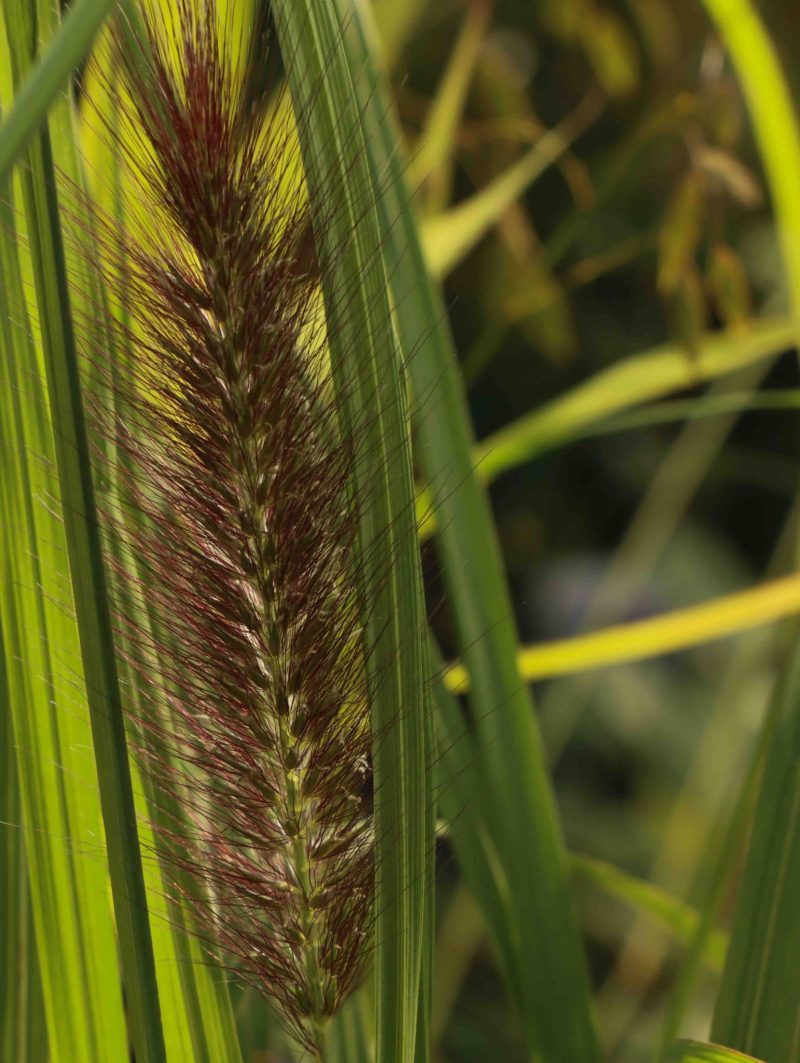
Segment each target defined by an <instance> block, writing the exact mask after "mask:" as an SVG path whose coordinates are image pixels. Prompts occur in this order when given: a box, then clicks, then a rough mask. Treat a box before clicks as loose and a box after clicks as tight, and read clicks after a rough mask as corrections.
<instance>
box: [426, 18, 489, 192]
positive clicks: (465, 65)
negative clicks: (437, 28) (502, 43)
mask: <svg viewBox="0 0 800 1063" xmlns="http://www.w3.org/2000/svg"><path fill="white" fill-rule="evenodd" d="M490 15H491V5H490V4H489V3H488V2H487V0H471V3H470V5H469V7H468V8H467V10H466V12H465V14H464V19H463V22H462V25H461V30H460V32H459V35H458V38H457V40H456V43H455V45H454V46H453V50H452V53H451V55H450V58H449V60H448V63H447V67H446V69H445V71H444V74H443V75H442V78H441V81H440V83H439V85H438V86H437V89H436V95H435V96H434V98H433V100H432V101H431V105H430V109H429V110H428V114H427V116H426V119H425V125H424V126H423V128H422V131H421V133H420V138H419V147H418V149H417V151H416V153H415V155H414V157H413V159H412V161H411V163H410V166H409V175H408V176H409V182H410V183H411V184H412V185H414V186H417V185H420V184H422V183H423V182H424V181H428V180H430V181H431V184H432V185H433V186H435V187H433V189H432V191H433V193H434V196H435V197H436V199H437V200H439V199H444V198H446V194H447V187H448V184H449V176H450V166H449V163H450V160H451V156H452V154H453V151H454V148H455V134H456V130H457V128H458V123H459V121H460V119H461V114H462V112H463V109H464V104H465V103H466V98H467V93H468V91H469V86H470V82H471V80H472V77H473V74H474V73H475V67H476V65H477V62H478V58H479V56H480V49H481V44H482V43H483V39H484V37H485V35H486V30H487V26H488V23H489V18H490ZM430 192H431V189H429V192H428V204H429V208H430V199H431V195H430Z"/></svg>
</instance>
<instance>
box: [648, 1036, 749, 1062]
mask: <svg viewBox="0 0 800 1063" xmlns="http://www.w3.org/2000/svg"><path fill="white" fill-rule="evenodd" d="M748 1061H749V1063H762V1061H761V1060H758V1059H756V1058H755V1057H754V1056H745V1055H742V1053H741V1052H735V1051H734V1050H733V1049H731V1048H725V1046H724V1045H712V1044H711V1043H710V1042H708V1041H676V1043H675V1044H674V1045H673V1046H672V1048H670V1050H669V1051H668V1052H667V1054H666V1055H665V1056H664V1063H748Z"/></svg>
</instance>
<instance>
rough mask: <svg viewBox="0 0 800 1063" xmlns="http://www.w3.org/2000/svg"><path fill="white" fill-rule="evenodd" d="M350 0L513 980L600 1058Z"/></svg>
mask: <svg viewBox="0 0 800 1063" xmlns="http://www.w3.org/2000/svg"><path fill="white" fill-rule="evenodd" d="M338 10H339V14H340V19H341V25H342V27H343V29H345V30H346V31H347V41H348V47H349V49H350V53H351V66H352V68H353V69H354V70H357V71H359V73H360V75H361V76H360V78H359V81H358V83H357V88H358V91H359V97H360V101H361V105H362V107H363V108H364V112H365V115H366V122H367V125H368V127H369V129H370V130H371V132H372V135H371V136H370V138H369V141H368V144H367V147H368V151H369V155H370V161H371V164H372V166H373V171H374V174H375V178H376V181H377V182H379V183H380V186H381V187H382V188H385V191H384V194H383V195H382V196H381V198H380V200H379V209H380V211H381V215H382V219H383V228H384V231H385V233H386V234H387V242H386V257H387V271H388V275H389V277H390V282H391V285H392V296H393V302H394V306H395V310H396V322H397V326H398V331H399V333H400V339H401V343H402V345H403V348H404V350H405V351H406V352H408V353H409V359H408V367H409V372H410V375H411V380H412V386H413V390H414V394H415V401H416V404H417V407H418V413H419V416H418V417H417V422H416V428H417V433H418V440H419V444H420V449H419V456H420V460H421V463H422V465H423V467H424V468H425V471H426V473H427V477H428V481H429V483H430V484H431V485H432V488H433V497H434V499H435V501H436V504H437V507H438V512H439V514H440V515H441V518H442V519H441V531H440V534H439V537H438V542H437V545H438V547H439V553H440V557H441V561H442V565H443V569H444V572H445V578H446V584H447V591H448V599H449V602H450V606H451V608H452V610H453V615H454V617H455V621H456V628H457V633H458V640H459V643H460V646H461V650H462V652H463V654H464V659H465V662H466V663H467V666H468V668H469V670H470V672H471V674H472V679H473V697H472V705H473V711H474V716H475V719H476V722H477V727H476V739H477V742H476V752H477V755H478V759H479V763H480V766H481V784H482V786H481V796H482V798H483V803H484V804H485V807H486V818H487V822H488V824H489V828H490V831H491V839H492V843H493V844H494V846H495V847H496V849H497V853H498V856H499V859H500V862H501V864H502V869H503V873H504V875H505V876H506V877H507V880H508V902H509V904H510V905H511V906H512V908H513V911H514V917H515V921H514V931H515V933H516V934H517V935H518V941H517V942H516V943H515V946H514V947H515V952H516V955H517V957H518V964H517V965H516V967H515V969H514V970H512V971H510V972H509V981H510V983H511V984H513V985H516V986H517V987H518V992H519V1000H520V1001H523V1002H524V1004H523V1006H522V1011H523V1019H524V1022H525V1025H526V1032H527V1035H528V1039H529V1043H530V1047H531V1049H532V1051H536V1052H538V1054H539V1055H540V1057H541V1058H543V1059H547V1060H563V1059H569V1060H570V1061H574V1063H581V1061H585V1060H595V1059H597V1058H598V1048H597V1043H596V1039H595V1034H594V1029H593V1025H592V1020H591V1015H590V1008H589V988H588V977H587V973H586V969H585V960H584V956H583V952H582V948H581V943H580V939H579V936H578V933H577V929H576V926H575V923H574V918H573V913H572V906H571V900H570V887H569V882H568V871H567V861H566V854H565V851H564V847H563V842H562V839H561V835H560V829H559V826H558V821H557V816H556V811H555V806H554V800H553V794H552V790H551V787H550V784H549V780H548V778H547V771H546V768H545V764H544V758H543V756H542V749H541V742H540V737H539V734H538V730H537V727H536V722H535V719H534V716H533V707H532V705H531V701H530V698H529V696H528V693H527V690H526V688H525V686H524V685H523V683H522V682H521V680H520V676H519V672H518V670H517V665H516V633H515V631H514V624H513V621H512V620H511V615H512V613H511V603H510V599H509V596H508V592H507V590H506V582H505V575H504V573H503V569H502V563H501V559H500V554H499V550H498V547H497V542H496V539H495V536H494V531H493V528H492V524H491V517H490V514H489V509H488V505H487V500H486V497H485V495H484V493H483V491H482V489H481V487H480V485H479V484H478V482H477V480H476V478H475V476H474V473H473V463H472V456H471V445H472V437H471V430H470V426H469V418H468V415H467V410H466V404H465V400H464V396H463V393H462V386H461V382H460V380H459V377H458V371H457V368H456V363H455V357H454V352H453V349H452V342H451V339H450V335H449V330H448V328H447V325H446V313H445V309H444V305H443V302H442V300H441V297H440V296H439V294H438V293H437V292H436V290H435V289H434V287H433V286H432V284H431V283H430V280H429V278H428V274H427V269H426V266H425V262H424V258H423V254H422V250H421V247H420V242H419V236H418V233H417V230H416V225H415V222H414V219H413V215H412V213H411V209H410V204H409V201H408V197H407V194H406V192H405V188H404V183H403V174H402V167H401V163H400V155H399V152H400V140H399V137H398V134H397V131H396V129H395V128H394V126H393V125H392V112H391V107H390V101H389V96H388V93H387V90H386V87H385V85H384V83H383V82H382V81H381V80H380V78H379V76H378V72H377V69H376V66H375V58H374V53H373V51H372V49H371V47H370V44H369V37H368V30H367V27H366V24H365V22H364V15H365V14H366V8H365V7H362V6H358V7H356V8H355V9H353V8H352V7H351V5H349V4H346V3H344V2H341V3H340V4H339V7H338ZM411 352H413V356H411ZM523 839H524V842H523ZM501 933H506V934H507V933H508V931H507V930H505V931H501ZM498 937H499V935H498Z"/></svg>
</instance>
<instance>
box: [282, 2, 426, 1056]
mask: <svg viewBox="0 0 800 1063" xmlns="http://www.w3.org/2000/svg"><path fill="white" fill-rule="evenodd" d="M272 7H273V12H274V14H275V16H276V22H277V25H278V32H279V37H280V40H281V47H282V52H283V56H284V61H285V66H286V71H287V78H288V83H289V89H290V92H291V95H292V100H293V103H294V108H295V112H296V114H297V115H298V118H299V122H298V126H299V132H300V142H301V148H302V152H303V161H304V166H305V172H306V179H307V182H308V186H309V195H310V201H311V204H312V219H313V218H315V217H316V218H322V219H323V222H322V225H321V226H320V231H319V233H318V236H319V239H320V245H321V251H322V259H323V263H324V266H323V287H324V295H325V311H326V319H327V323H328V332H329V346H330V351H331V361H332V366H333V376H334V383H335V385H336V390H337V395H338V399H339V405H340V410H341V415H342V422H343V425H344V428H345V431H346V432H348V433H351V434H354V435H355V437H356V439H357V441H358V443H357V445H358V446H359V447H360V448H363V450H362V451H361V453H362V454H363V455H364V459H362V460H361V461H360V462H358V463H357V468H356V472H355V480H356V483H355V484H354V488H355V492H356V496H357V498H358V502H359V507H360V510H361V521H360V537H359V540H360V541H359V548H360V554H361V558H362V562H363V565H362V573H361V576H360V578H361V584H362V595H363V599H364V601H365V603H369V606H370V608H369V611H368V615H367V616H366V618H365V625H366V631H367V641H368V644H369V645H370V647H371V651H370V659H369V662H368V673H369V680H370V683H371V687H372V694H373V697H372V700H373V726H374V732H375V736H376V741H375V746H374V750H375V756H374V768H375V778H374V792H375V817H376V871H377V875H376V878H377V897H376V910H375V921H376V945H375V965H376V990H375V997H376V1013H377V1017H376V1026H377V1030H376V1042H377V1046H376V1052H377V1057H378V1059H379V1060H381V1063H412V1060H420V1061H423V1060H424V1059H425V1058H426V1055H427V1045H424V1044H418V1043H417V1041H418V1038H417V1027H418V1022H419V1021H420V1019H419V1016H418V1013H419V1011H420V1008H421V1009H422V1014H423V1019H422V1021H423V1024H424V1013H425V1011H426V1009H427V1007H428V1005H427V1002H426V1001H425V999H424V991H425V990H427V989H428V988H429V979H428V974H427V971H426V970H425V968H426V967H427V966H428V965H429V963H430V953H431V946H430V941H431V937H432V935H431V932H430V927H429V926H428V923H429V916H430V907H429V897H428V893H429V889H430V888H431V883H430V881H429V880H430V879H431V866H430V865H431V855H432V852H433V837H432V835H431V830H430V827H431V805H432V794H431V786H430V777H429V776H430V772H429V765H430V762H431V751H430V748H429V745H430V723H429V712H428V698H427V696H426V694H425V693H424V690H423V687H424V680H425V678H426V673H427V661H426V646H427V644H426V641H425V639H426V635H425V630H424V615H423V603H422V586H421V576H420V562H419V552H418V546H417V541H416V528H415V521H414V509H413V480H412V474H411V460H410V447H409V438H408V426H407V418H406V412H405V394H404V382H403V379H402V366H401V363H400V358H399V352H398V350H397V345H396V343H395V340H394V334H393V330H392V324H391V318H390V311H389V304H388V299H387V293H386V277H385V273H384V267H383V260H382V256H381V235H380V234H379V230H378V226H377V220H376V217H375V209H374V195H375V193H374V190H373V184H372V178H371V174H370V170H369V167H368V162H367V157H366V144H365V137H366V135H367V134H366V132H365V129H364V127H363V125H362V120H363V116H362V114H361V111H360V107H359V104H358V100H357V99H356V97H355V92H354V88H353V84H352V79H351V73H350V69H349V67H348V64H347V59H346V55H345V53H344V51H343V49H342V41H341V31H340V28H339V25H338V22H337V18H336V14H335V12H334V9H333V7H332V5H331V3H330V2H329V0H274V2H273V4H272ZM369 135H370V136H371V130H370V131H369ZM377 552H379V554H380V556H378V553H377ZM421 998H422V999H421Z"/></svg>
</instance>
